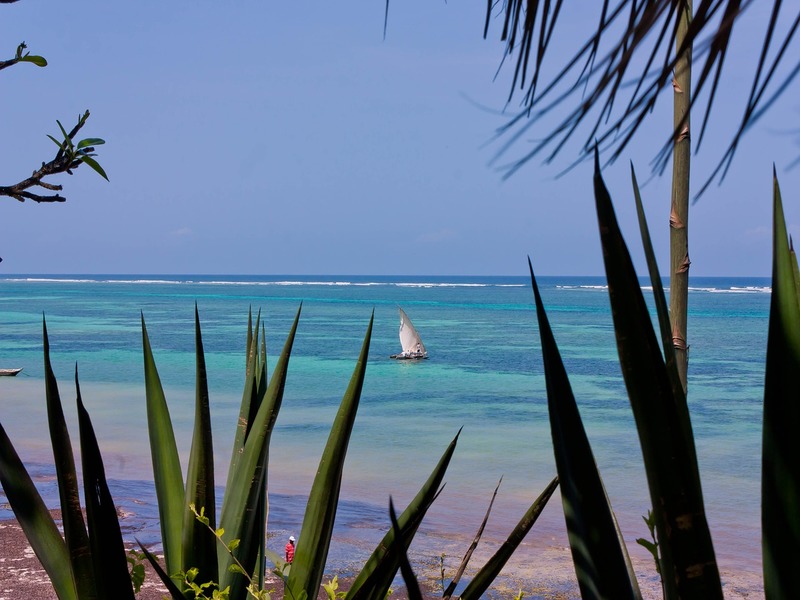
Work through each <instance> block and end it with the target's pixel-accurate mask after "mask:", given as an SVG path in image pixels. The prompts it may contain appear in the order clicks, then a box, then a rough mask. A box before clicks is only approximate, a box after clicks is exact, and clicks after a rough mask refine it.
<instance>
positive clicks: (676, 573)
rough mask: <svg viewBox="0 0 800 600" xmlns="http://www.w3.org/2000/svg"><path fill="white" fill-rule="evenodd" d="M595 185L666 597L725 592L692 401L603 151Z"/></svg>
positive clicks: (620, 349) (610, 289)
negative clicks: (680, 391)
mask: <svg viewBox="0 0 800 600" xmlns="http://www.w3.org/2000/svg"><path fill="white" fill-rule="evenodd" d="M594 189H595V200H596V206H597V219H598V227H599V230H600V240H601V244H602V247H603V260H604V263H605V269H606V277H607V279H608V292H609V297H610V300H611V312H612V316H613V319H614V331H615V334H616V338H617V350H618V353H619V357H620V366H621V367H622V373H623V376H624V379H625V386H626V388H627V390H628V398H629V400H630V403H631V408H632V410H633V416H634V419H635V420H636V427H637V429H638V432H639V441H640V443H641V446H642V455H643V457H644V463H645V470H646V472H647V482H648V485H649V488H650V499H651V501H652V503H653V513H654V514H655V516H656V526H657V531H658V541H659V546H660V548H661V556H662V573H663V580H664V584H665V588H666V596H667V597H668V598H677V597H680V598H703V599H709V600H711V599H714V598H722V585H721V583H720V578H719V569H718V568H717V562H716V557H715V555H714V547H713V545H712V543H711V535H710V533H709V530H708V522H707V520H706V516H705V508H704V505H703V494H702V489H701V487H700V475H699V471H698V466H697V453H696V451H695V447H694V439H693V437H692V435H691V431H690V430H691V425H690V420H689V415H688V412H687V406H686V399H685V397H683V396H681V395H676V393H675V390H674V388H673V385H672V382H671V380H670V376H669V373H668V372H667V368H666V366H665V364H664V359H663V357H662V356H661V349H660V348H659V343H658V340H657V338H656V335H655V332H654V331H653V325H652V321H651V318H650V313H649V312H648V310H647V305H646V304H645V301H644V297H643V296H642V290H641V287H640V285H639V280H638V278H637V276H636V271H635V270H634V268H633V261H632V260H631V257H630V254H629V252H628V249H627V247H626V245H625V241H624V240H623V238H622V233H621V232H620V229H619V225H618V223H617V219H616V216H615V214H614V209H613V206H612V204H611V198H610V196H609V194H608V190H607V189H606V187H605V184H604V183H603V179H602V176H601V175H600V166H599V160H598V158H597V154H596V153H595V176H594ZM687 428H688V429H689V432H688V433H687ZM561 482H562V487H565V486H566V483H565V481H564V479H563V478H562V480H561Z"/></svg>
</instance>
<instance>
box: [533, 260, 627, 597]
mask: <svg viewBox="0 0 800 600" xmlns="http://www.w3.org/2000/svg"><path fill="white" fill-rule="evenodd" d="M528 265H529V267H530V272H531V283H532V286H533V295H534V298H535V300H536V315H537V317H538V320H539V336H540V338H541V342H542V359H543V361H544V372H545V381H546V382H547V406H548V410H549V413H550V431H551V433H552V436H553V451H554V452H555V457H556V468H557V470H558V478H559V480H560V482H561V499H562V502H563V504H564V516H565V517H566V520H567V532H568V533H569V540H570V549H571V550H572V560H573V562H574V564H575V572H576V574H577V576H578V585H579V586H580V588H581V594H582V595H583V597H584V598H615V599H619V600H622V599H624V598H641V594H640V592H639V588H638V585H637V583H636V578H635V577H633V576H632V572H633V569H632V568H631V566H630V560H629V558H628V554H627V551H626V550H625V545H624V543H622V541H621V539H620V536H619V533H618V530H617V524H616V521H615V519H614V515H613V511H612V509H611V505H610V504H609V502H608V497H607V495H606V490H605V487H604V486H603V482H602V480H601V478H600V473H599V472H598V470H597V465H596V464H595V460H594V455H593V454H592V450H591V447H590V446H589V440H588V438H587V437H586V432H585V430H584V428H583V423H582V422H581V418H580V415H579V413H578V406H577V404H576V402H575V397H574V396H573V394H572V387H571V386H570V383H569V378H568V377H567V371H566V369H565V368H564V364H563V362H562V361H561V355H560V353H559V351H558V347H557V345H556V341H555V338H554V337H553V332H552V330H551V329H550V323H549V321H548V319H547V315H546V314H545V310H544V305H543V304H542V298H541V296H540V295H539V287H538V286H537V284H536V278H535V277H534V274H533V267H532V266H531V265H530V262H529V263H528Z"/></svg>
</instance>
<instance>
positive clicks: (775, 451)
mask: <svg viewBox="0 0 800 600" xmlns="http://www.w3.org/2000/svg"><path fill="white" fill-rule="evenodd" d="M773 190H774V191H773V196H774V198H773V204H774V208H773V210H774V225H773V244H774V246H773V259H772V301H771V305H770V312H769V334H768V339H767V366H766V376H765V382H764V434H763V435H764V442H763V455H762V461H763V462H762V483H761V493H762V498H761V503H762V515H761V522H762V530H763V538H762V547H763V560H764V591H765V594H766V597H767V598H768V599H773V598H776V599H777V598H797V597H800V580H798V578H797V565H798V563H800V435H798V433H797V432H798V429H799V428H800V293H798V287H799V286H800V277H798V268H797V257H796V256H795V254H794V250H793V249H792V248H791V245H790V241H789V240H788V239H787V236H786V222H785V220H784V216H783V203H782V200H781V192H780V188H779V186H778V180H777V178H776V177H775V176H774V175H773Z"/></svg>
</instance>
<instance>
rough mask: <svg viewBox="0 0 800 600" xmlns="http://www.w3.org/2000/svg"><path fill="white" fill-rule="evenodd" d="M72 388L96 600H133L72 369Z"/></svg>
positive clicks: (114, 516)
mask: <svg viewBox="0 0 800 600" xmlns="http://www.w3.org/2000/svg"><path fill="white" fill-rule="evenodd" d="M75 389H76V390H77V394H78V399H77V403H78V425H79V428H80V439H81V464H82V465H83V490H84V495H85V497H86V520H87V522H88V525H89V539H90V541H91V548H92V563H93V565H94V585H95V586H96V588H97V596H98V597H99V598H120V599H121V600H135V598H136V596H135V595H134V593H133V583H132V582H131V577H130V574H129V573H128V559H127V556H126V554H125V546H124V545H123V543H122V532H121V531H120V527H119V519H118V518H117V508H116V506H114V499H113V498H112V497H111V492H110V491H109V489H108V483H107V482H106V473H105V468H104V467H103V458H102V456H101V455H100V447H99V446H98V444H97V437H96V436H95V433H94V427H93V426H92V421H91V419H90V418H89V413H88V412H86V407H85V406H84V405H83V400H82V398H81V389H80V385H79V384H78V368H77V367H76V368H75Z"/></svg>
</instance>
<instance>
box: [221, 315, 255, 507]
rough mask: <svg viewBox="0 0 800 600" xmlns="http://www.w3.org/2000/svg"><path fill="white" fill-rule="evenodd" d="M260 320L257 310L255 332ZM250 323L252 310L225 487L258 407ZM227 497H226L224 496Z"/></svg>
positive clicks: (249, 319)
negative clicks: (240, 400)
mask: <svg viewBox="0 0 800 600" xmlns="http://www.w3.org/2000/svg"><path fill="white" fill-rule="evenodd" d="M260 320H261V311H260V310H259V311H258V317H257V319H256V327H255V332H256V334H257V332H258V324H259V322H260ZM251 323H252V312H251V311H248V314H247V367H246V370H245V383H244V391H243V392H242V402H241V405H240V407H239V419H238V420H237V422H236V431H235V433H234V436H233V449H232V450H231V460H230V464H229V466H228V480H227V482H226V484H225V489H226V490H229V489H231V486H232V485H233V482H234V481H235V480H236V479H237V470H238V467H239V461H240V459H241V457H242V454H243V452H244V443H245V440H246V439H247V432H248V431H249V430H250V425H251V423H252V420H253V417H254V415H255V413H256V412H257V411H258V407H257V406H256V407H254V406H253V404H254V402H256V392H255V390H256V389H257V388H256V380H255V375H254V374H255V372H256V364H257V361H258V356H257V353H256V347H257V344H258V340H257V339H256V338H255V337H254V335H256V334H254V333H253V329H252V328H251ZM226 499H227V498H226ZM224 509H225V505H224V503H223V510H224Z"/></svg>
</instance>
